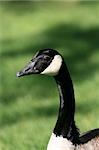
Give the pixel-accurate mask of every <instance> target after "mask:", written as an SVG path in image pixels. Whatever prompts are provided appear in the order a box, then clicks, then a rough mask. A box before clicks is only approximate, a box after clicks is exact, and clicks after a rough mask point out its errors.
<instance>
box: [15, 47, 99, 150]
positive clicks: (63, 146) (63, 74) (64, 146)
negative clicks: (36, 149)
mask: <svg viewBox="0 0 99 150" xmlns="http://www.w3.org/2000/svg"><path fill="white" fill-rule="evenodd" d="M30 74H45V75H50V76H53V78H54V79H55V81H56V84H57V87H58V91H59V97H60V105H59V111H58V117H57V121H56V124H55V127H54V129H53V132H52V134H51V137H50V140H49V143H48V146H47V150H99V128H98V129H93V130H91V131H88V132H86V133H84V134H83V135H80V132H79V129H78V128H77V126H76V123H75V120H74V114H75V97H74V89H73V83H72V80H71V77H70V74H69V71H68V69H67V66H66V64H65V61H64V58H63V57H62V55H61V54H60V53H59V52H58V51H56V50H54V49H50V48H47V49H42V50H40V51H38V52H37V53H36V55H35V56H34V57H33V58H32V59H31V61H30V62H29V63H28V64H27V65H26V67H24V69H22V70H21V71H19V72H18V73H17V77H22V76H25V75H30Z"/></svg>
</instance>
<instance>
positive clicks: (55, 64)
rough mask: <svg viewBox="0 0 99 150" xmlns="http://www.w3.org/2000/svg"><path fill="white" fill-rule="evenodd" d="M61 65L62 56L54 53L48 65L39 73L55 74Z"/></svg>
mask: <svg viewBox="0 0 99 150" xmlns="http://www.w3.org/2000/svg"><path fill="white" fill-rule="evenodd" d="M61 65H62V57H61V56H60V55H55V57H54V59H53V60H52V62H51V63H50V65H49V66H48V67H47V68H46V69H45V70H44V71H43V72H41V74H47V75H57V74H58V72H59V69H60V67H61Z"/></svg>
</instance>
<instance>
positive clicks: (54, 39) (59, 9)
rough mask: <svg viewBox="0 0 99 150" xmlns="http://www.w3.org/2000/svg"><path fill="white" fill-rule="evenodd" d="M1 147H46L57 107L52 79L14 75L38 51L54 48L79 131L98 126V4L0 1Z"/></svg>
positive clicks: (4, 149) (36, 149) (7, 149)
mask: <svg viewBox="0 0 99 150" xmlns="http://www.w3.org/2000/svg"><path fill="white" fill-rule="evenodd" d="M0 18H1V21H0V51H1V55H0V56H1V63H0V74H1V78H0V83H1V84H0V97H1V98H0V150H44V149H46V146H47V143H48V140H49V137H50V135H51V132H52V129H53V127H54V125H55V121H56V118H57V111H58V105H59V102H58V99H59V98H58V92H57V88H56V84H55V82H54V80H53V78H52V77H47V76H40V75H37V76H28V77H24V78H17V77H16V72H17V71H19V70H20V69H21V68H23V66H24V65H25V64H26V63H27V62H28V61H29V60H30V59H31V58H32V56H33V55H34V54H35V52H37V51H38V50H39V49H42V48H54V49H57V50H58V51H59V52H60V53H61V54H62V55H63V56H64V58H65V60H66V63H67V66H68V68H69V71H70V73H71V77H72V79H73V83H74V89H75V97H76V114H75V120H76V124H77V126H78V127H79V128H80V130H81V133H82V132H85V131H87V130H90V129H93V128H97V127H99V3H98V2H96V1H93V2H91V1H90V2H87V1H86V2H79V1H75V2H73V1H71V2H69V1H67V2H58V1H57V2H47V1H46V2H28V1H27V2H18V1H17V2H7V1H6V2H0Z"/></svg>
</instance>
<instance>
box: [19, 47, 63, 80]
mask: <svg viewBox="0 0 99 150" xmlns="http://www.w3.org/2000/svg"><path fill="white" fill-rule="evenodd" d="M62 62H63V58H62V56H61V55H60V54H59V53H58V52H57V51H56V50H53V49H44V50H40V51H38V53H37V54H36V55H35V56H34V57H33V58H32V59H31V61H30V62H29V63H28V64H27V65H26V67H24V68H23V69H22V70H21V71H19V72H18V73H17V76H18V77H21V76H25V75H30V74H46V75H51V76H56V75H57V74H58V72H59V70H60V68H61V65H62Z"/></svg>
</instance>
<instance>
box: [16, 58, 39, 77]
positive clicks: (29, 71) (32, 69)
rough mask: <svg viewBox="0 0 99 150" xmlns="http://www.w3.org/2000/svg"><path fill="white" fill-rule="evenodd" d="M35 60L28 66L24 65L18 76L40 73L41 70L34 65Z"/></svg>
mask: <svg viewBox="0 0 99 150" xmlns="http://www.w3.org/2000/svg"><path fill="white" fill-rule="evenodd" d="M34 65H35V61H30V62H29V63H28V65H27V66H26V67H24V68H23V69H22V70H21V71H19V72H17V74H16V75H17V77H22V76H25V75H30V74H39V71H38V70H36V68H35V67H34Z"/></svg>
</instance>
